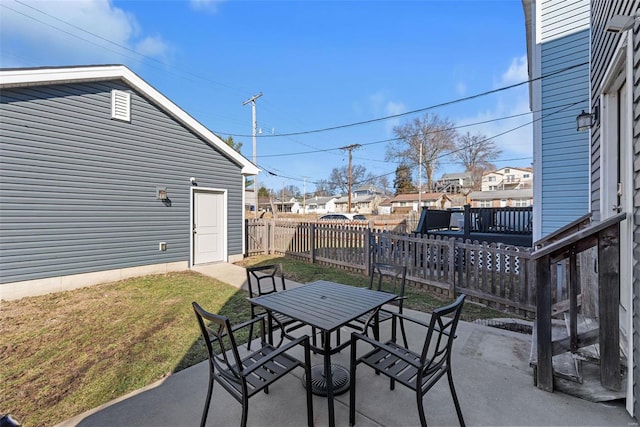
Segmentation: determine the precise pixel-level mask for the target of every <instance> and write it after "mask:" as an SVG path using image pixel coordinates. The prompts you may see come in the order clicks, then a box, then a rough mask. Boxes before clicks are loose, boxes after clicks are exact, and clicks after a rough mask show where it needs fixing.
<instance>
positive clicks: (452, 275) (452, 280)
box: [447, 237, 456, 298]
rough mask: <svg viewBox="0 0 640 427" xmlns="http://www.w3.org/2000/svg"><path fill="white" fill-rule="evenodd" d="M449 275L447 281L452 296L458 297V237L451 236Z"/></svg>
mask: <svg viewBox="0 0 640 427" xmlns="http://www.w3.org/2000/svg"><path fill="white" fill-rule="evenodd" d="M448 246H449V249H448V250H449V260H448V261H449V277H447V282H449V294H450V295H451V296H452V298H455V297H456V238H455V237H450V238H449V245H448Z"/></svg>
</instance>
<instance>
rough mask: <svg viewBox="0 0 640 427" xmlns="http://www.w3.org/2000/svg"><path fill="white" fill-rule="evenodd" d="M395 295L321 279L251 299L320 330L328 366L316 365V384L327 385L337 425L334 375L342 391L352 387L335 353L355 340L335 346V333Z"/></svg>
mask: <svg viewBox="0 0 640 427" xmlns="http://www.w3.org/2000/svg"><path fill="white" fill-rule="evenodd" d="M395 297H396V296H395V295H393V294H390V293H386V292H378V291H373V290H370V289H367V288H358V287H355V286H349V285H342V284H340V283H335V282H329V281H326V280H319V281H316V282H312V283H309V284H307V285H303V286H300V287H298V288H293V289H287V290H286V291H281V292H276V293H273V294H269V295H264V296H261V297H256V298H251V299H249V301H250V302H251V303H252V304H255V305H258V306H261V307H264V308H265V309H266V310H268V311H274V312H278V313H281V314H284V315H286V316H289V317H291V318H292V319H295V320H299V321H301V322H304V323H306V324H307V325H309V326H312V327H315V328H316V329H318V330H319V331H320V333H321V334H322V341H321V342H322V347H314V351H316V352H318V353H320V354H322V355H323V356H324V365H319V366H316V367H313V368H312V377H313V378H312V383H313V384H315V385H316V386H318V384H322V385H324V384H326V396H327V399H328V407H329V425H330V426H335V414H334V400H333V398H334V395H335V394H336V393H335V392H334V387H335V386H336V384H335V380H334V375H335V376H336V377H337V378H336V379H338V380H339V381H340V384H339V386H340V390H338V392H344V391H346V390H347V389H348V386H349V371H348V370H347V369H346V368H344V367H342V366H339V365H332V364H331V355H332V354H335V353H337V352H339V351H340V350H342V349H343V348H345V347H347V346H348V345H349V344H350V341H351V340H347V341H346V342H344V343H342V344H341V345H338V346H336V347H334V348H331V339H330V338H331V333H332V332H334V331H338V330H339V329H340V327H342V326H344V325H346V324H348V323H350V322H351V321H353V320H355V319H357V318H358V317H360V316H362V315H364V314H366V313H368V312H370V311H373V310H375V309H376V308H378V307H381V306H383V305H384V304H386V303H388V302H390V301H391V300H393V299H394V298H395ZM338 333H339V332H338ZM316 386H314V387H313V390H312V391H313V392H314V393H315V394H319V395H325V390H324V387H322V386H319V387H318V388H317V389H316Z"/></svg>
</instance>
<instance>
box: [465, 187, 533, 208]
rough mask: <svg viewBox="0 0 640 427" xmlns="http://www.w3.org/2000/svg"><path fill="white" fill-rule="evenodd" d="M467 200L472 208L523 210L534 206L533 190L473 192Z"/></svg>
mask: <svg viewBox="0 0 640 427" xmlns="http://www.w3.org/2000/svg"><path fill="white" fill-rule="evenodd" d="M467 198H468V200H469V204H470V205H471V207H472V208H504V207H516V208H523V207H527V206H533V189H532V188H520V189H516V190H494V191H472V192H471V193H469V195H468V196H467Z"/></svg>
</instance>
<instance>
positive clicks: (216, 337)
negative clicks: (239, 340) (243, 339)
mask: <svg viewBox="0 0 640 427" xmlns="http://www.w3.org/2000/svg"><path fill="white" fill-rule="evenodd" d="M192 305H193V310H194V311H195V313H196V318H197V319H198V325H200V331H201V332H202V337H203V338H204V342H205V345H206V347H207V352H208V353H209V364H210V365H212V366H211V367H212V368H214V371H217V373H218V374H220V375H222V376H223V377H225V378H226V379H227V380H229V381H232V382H237V383H238V382H240V381H241V377H240V369H242V363H241V362H240V354H239V353H238V346H237V345H236V340H235V337H234V336H233V331H232V329H231V324H230V323H229V318H228V317H225V316H220V315H218V314H213V313H209V312H208V311H206V310H205V309H203V308H202V307H200V305H199V304H198V303H197V302H195V301H194V302H193V303H192ZM205 322H207V323H208V325H207V324H206V323H205ZM229 350H231V351H229ZM228 354H231V355H232V356H233V358H232V359H230V358H229V356H228Z"/></svg>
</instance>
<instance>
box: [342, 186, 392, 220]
mask: <svg viewBox="0 0 640 427" xmlns="http://www.w3.org/2000/svg"><path fill="white" fill-rule="evenodd" d="M383 194H384V192H383V191H382V190H380V189H379V188H377V187H375V186H373V185H363V186H361V187H358V188H356V189H355V190H353V194H352V195H351V212H357V213H372V212H373V211H374V210H376V209H377V207H378V204H379V203H380V202H381V201H382V196H383ZM348 206H349V197H348V196H342V197H340V198H339V199H337V200H336V201H335V209H336V210H335V212H348V211H349V207H348Z"/></svg>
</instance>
